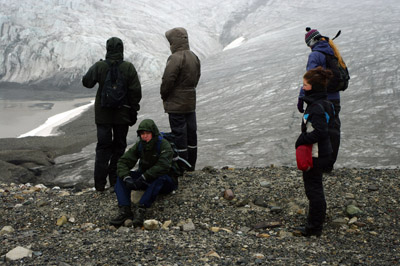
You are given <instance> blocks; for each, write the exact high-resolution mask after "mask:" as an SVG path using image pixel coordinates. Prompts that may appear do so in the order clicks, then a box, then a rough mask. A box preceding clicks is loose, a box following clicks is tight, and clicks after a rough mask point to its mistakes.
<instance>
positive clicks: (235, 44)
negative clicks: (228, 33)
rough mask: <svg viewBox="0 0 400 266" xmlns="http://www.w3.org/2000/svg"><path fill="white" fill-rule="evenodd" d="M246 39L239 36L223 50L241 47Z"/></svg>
mask: <svg viewBox="0 0 400 266" xmlns="http://www.w3.org/2000/svg"><path fill="white" fill-rule="evenodd" d="M245 40H246V39H245V38H244V37H239V38H237V39H236V40H234V41H233V42H231V43H230V44H228V45H227V46H225V48H224V49H223V50H222V51H226V50H229V49H233V48H236V47H239V46H240V45H242V44H243V42H244V41H245Z"/></svg>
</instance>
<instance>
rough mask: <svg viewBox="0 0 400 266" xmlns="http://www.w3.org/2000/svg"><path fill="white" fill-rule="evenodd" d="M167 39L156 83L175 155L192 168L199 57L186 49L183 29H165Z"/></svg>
mask: <svg viewBox="0 0 400 266" xmlns="http://www.w3.org/2000/svg"><path fill="white" fill-rule="evenodd" d="M165 36H166V38H167V40H168V42H169V43H170V49H171V53H172V54H171V55H170V56H169V58H168V60H167V65H166V67H165V70H164V74H163V77H162V83H161V87H160V94H161V99H162V100H163V105H164V110H165V112H166V113H168V118H169V124H170V127H171V131H172V134H173V135H174V136H175V144H176V147H177V149H178V153H179V157H180V158H183V159H184V160H186V161H188V162H189V164H190V165H191V167H189V168H187V167H186V165H184V164H181V165H180V167H181V168H182V169H185V170H190V171H193V170H194V169H195V165H196V161H197V122H196V87H197V84H198V82H199V79H200V60H199V58H198V57H197V56H196V55H195V54H194V53H193V52H192V51H191V50H190V48H189V40H188V34H187V31H186V30H185V29H184V28H173V29H171V30H169V31H167V32H166V33H165Z"/></svg>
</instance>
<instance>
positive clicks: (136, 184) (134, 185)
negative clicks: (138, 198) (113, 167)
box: [123, 175, 149, 190]
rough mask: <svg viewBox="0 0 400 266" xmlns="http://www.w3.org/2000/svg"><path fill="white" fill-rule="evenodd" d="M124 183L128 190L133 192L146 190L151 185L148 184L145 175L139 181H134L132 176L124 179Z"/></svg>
mask: <svg viewBox="0 0 400 266" xmlns="http://www.w3.org/2000/svg"><path fill="white" fill-rule="evenodd" d="M123 180H124V182H125V185H126V187H127V188H129V189H131V190H145V189H146V188H147V186H148V185H149V183H147V180H146V178H145V177H144V175H141V176H140V177H139V178H137V179H133V178H132V177H131V176H126V177H124V179H123Z"/></svg>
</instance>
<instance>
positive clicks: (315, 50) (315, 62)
mask: <svg viewBox="0 0 400 266" xmlns="http://www.w3.org/2000/svg"><path fill="white" fill-rule="evenodd" d="M323 53H326V54H330V55H333V50H332V48H331V47H330V45H329V43H328V42H327V41H319V42H317V43H316V44H315V45H314V46H313V47H312V48H311V53H310V54H309V56H308V62H307V68H306V70H307V71H308V70H310V69H313V68H316V67H319V66H322V67H323V68H326V60H325V54H323ZM303 96H304V91H303V87H301V89H300V94H299V97H303ZM328 100H340V93H339V92H328Z"/></svg>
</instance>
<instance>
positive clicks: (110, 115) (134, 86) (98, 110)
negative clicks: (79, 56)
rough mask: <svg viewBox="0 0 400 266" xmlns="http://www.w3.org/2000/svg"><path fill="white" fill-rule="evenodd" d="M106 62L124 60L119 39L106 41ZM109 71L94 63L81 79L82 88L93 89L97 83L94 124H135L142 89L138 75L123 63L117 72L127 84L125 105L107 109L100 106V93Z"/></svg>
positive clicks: (104, 64)
mask: <svg viewBox="0 0 400 266" xmlns="http://www.w3.org/2000/svg"><path fill="white" fill-rule="evenodd" d="M106 46H107V53H106V60H109V61H110V62H111V63H115V62H118V61H120V60H123V59H124V45H123V42H122V40H121V39H119V38H117V37H112V38H110V39H108V40H107V44H106ZM108 69H109V66H108V64H107V63H106V62H105V61H103V60H100V61H98V62H96V63H95V64H94V65H93V66H92V67H90V69H89V70H88V72H87V73H86V74H85V76H84V77H83V79H82V84H83V86H85V87H87V88H93V87H94V86H95V85H96V84H97V83H99V88H98V90H97V93H96V100H95V104H94V105H95V122H96V124H128V125H131V126H132V125H133V124H134V123H135V122H136V118H137V112H138V111H139V109H140V105H139V102H140V100H141V99H142V89H141V85H140V81H139V77H138V74H137V72H136V69H135V67H134V66H133V64H132V63H129V62H126V61H123V62H122V63H121V64H120V65H119V70H120V71H121V72H122V73H123V74H124V77H125V79H126V81H127V83H128V93H127V104H125V105H123V106H122V107H121V108H118V109H115V108H107V107H102V106H101V92H102V89H103V86H104V82H105V79H106V76H107V71H108Z"/></svg>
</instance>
